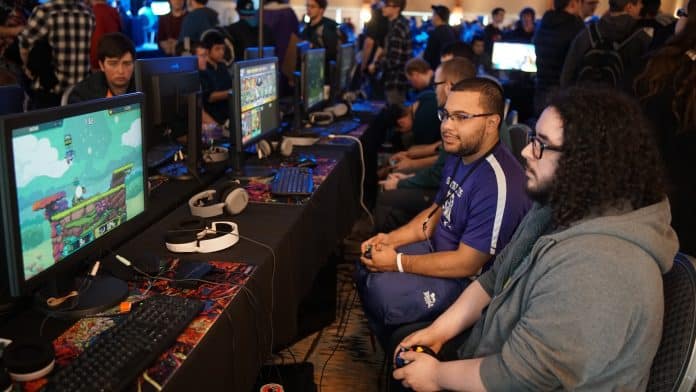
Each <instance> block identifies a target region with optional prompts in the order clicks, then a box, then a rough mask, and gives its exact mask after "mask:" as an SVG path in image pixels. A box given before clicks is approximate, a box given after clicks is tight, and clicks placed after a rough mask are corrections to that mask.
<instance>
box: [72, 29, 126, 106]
mask: <svg viewBox="0 0 696 392" xmlns="http://www.w3.org/2000/svg"><path fill="white" fill-rule="evenodd" d="M97 60H98V62H99V69H100V71H97V72H94V73H92V74H91V75H89V76H87V77H86V78H85V79H83V80H82V81H81V82H80V83H78V84H76V85H75V87H74V88H73V90H72V92H71V93H70V96H69V97H68V102H69V103H75V102H82V101H90V100H93V99H100V98H109V97H113V96H116V95H121V94H126V93H132V92H135V83H134V81H133V67H134V63H133V62H134V61H135V47H134V46H133V42H132V41H131V40H130V39H129V38H128V37H126V36H125V35H123V34H121V33H108V34H104V35H103V36H102V37H101V39H100V40H99V44H98V47H97Z"/></svg>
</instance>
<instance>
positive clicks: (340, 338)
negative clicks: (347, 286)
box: [319, 291, 358, 392]
mask: <svg viewBox="0 0 696 392" xmlns="http://www.w3.org/2000/svg"><path fill="white" fill-rule="evenodd" d="M357 297H358V292H357V291H355V292H353V298H352V299H351V301H350V307H348V309H347V314H346V317H345V322H344V323H343V331H341V324H340V323H339V325H338V327H337V331H336V332H337V337H338V341H337V342H336V345H335V346H334V348H333V350H331V353H330V354H329V357H328V358H326V361H324V365H323V366H322V367H321V376H319V392H321V385H322V382H323V381H324V371H325V370H326V365H327V364H328V363H329V361H330V360H331V358H332V357H333V356H334V354H335V353H336V351H337V350H338V348H339V347H340V346H341V343H342V342H343V337H344V336H345V334H346V330H347V329H348V321H349V320H350V313H351V310H352V309H353V306H354V305H355V300H356V298H357Z"/></svg>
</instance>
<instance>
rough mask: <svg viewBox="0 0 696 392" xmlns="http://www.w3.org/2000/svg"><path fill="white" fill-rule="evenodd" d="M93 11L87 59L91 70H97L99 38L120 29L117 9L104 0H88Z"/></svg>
mask: <svg viewBox="0 0 696 392" xmlns="http://www.w3.org/2000/svg"><path fill="white" fill-rule="evenodd" d="M89 3H90V4H91V5H92V12H93V13H94V22H95V25H94V32H93V33H92V42H91V43H90V53H89V61H90V64H91V65H92V70H99V69H100V66H99V59H98V58H97V57H98V56H97V47H98V46H99V40H100V39H101V37H102V36H103V35H104V34H108V33H118V32H120V31H121V16H120V15H119V14H118V10H117V9H116V8H114V7H112V6H110V5H108V4H106V0H89Z"/></svg>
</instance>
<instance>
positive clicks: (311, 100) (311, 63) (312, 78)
mask: <svg viewBox="0 0 696 392" xmlns="http://www.w3.org/2000/svg"><path fill="white" fill-rule="evenodd" d="M325 54H326V50H325V49H310V50H308V51H307V52H306V53H305V54H304V56H303V58H302V100H303V102H304V105H305V110H306V111H307V112H310V111H311V110H312V109H314V108H316V107H317V106H319V105H320V104H321V103H322V102H323V101H324V57H325Z"/></svg>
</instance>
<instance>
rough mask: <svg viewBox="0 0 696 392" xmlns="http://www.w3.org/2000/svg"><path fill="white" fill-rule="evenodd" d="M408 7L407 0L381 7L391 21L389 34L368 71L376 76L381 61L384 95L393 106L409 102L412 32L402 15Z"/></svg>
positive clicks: (390, 0)
mask: <svg viewBox="0 0 696 392" xmlns="http://www.w3.org/2000/svg"><path fill="white" fill-rule="evenodd" d="M405 7H406V0H389V1H387V2H386V3H385V4H384V7H382V15H384V16H385V17H386V18H387V19H388V20H389V31H388V32H387V35H386V37H385V39H384V47H382V48H379V49H378V50H377V54H376V55H375V58H374V59H373V61H372V64H370V66H369V67H368V71H369V72H370V73H372V74H374V73H375V72H376V71H377V63H378V62H379V64H380V65H379V67H380V69H381V70H382V82H383V83H384V92H385V96H386V98H387V102H388V103H390V104H397V103H403V102H404V100H405V99H406V89H407V88H408V80H407V79H406V73H405V72H404V66H405V65H406V62H407V61H408V59H410V58H411V57H413V49H412V46H411V30H410V28H409V24H408V20H407V19H406V18H404V17H403V16H402V15H401V12H402V11H403V10H404V8H405Z"/></svg>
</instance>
